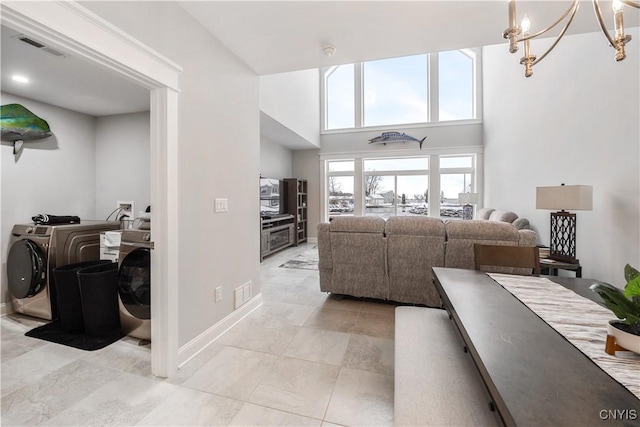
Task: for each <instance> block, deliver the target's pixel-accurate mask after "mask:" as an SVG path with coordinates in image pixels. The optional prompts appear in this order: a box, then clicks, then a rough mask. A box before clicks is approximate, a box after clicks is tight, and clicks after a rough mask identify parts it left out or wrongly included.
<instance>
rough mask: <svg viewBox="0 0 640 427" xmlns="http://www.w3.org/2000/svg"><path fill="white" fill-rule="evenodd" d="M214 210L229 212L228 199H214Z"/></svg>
mask: <svg viewBox="0 0 640 427" xmlns="http://www.w3.org/2000/svg"><path fill="white" fill-rule="evenodd" d="M215 211H216V212H229V200H228V199H215Z"/></svg>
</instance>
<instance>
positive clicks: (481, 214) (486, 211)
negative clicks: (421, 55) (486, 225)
mask: <svg viewBox="0 0 640 427" xmlns="http://www.w3.org/2000/svg"><path fill="white" fill-rule="evenodd" d="M493 211H495V209H491V208H482V209H479V210H478V212H476V219H489V216H490V215H491V213H492V212H493Z"/></svg>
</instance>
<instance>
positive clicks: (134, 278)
mask: <svg viewBox="0 0 640 427" xmlns="http://www.w3.org/2000/svg"><path fill="white" fill-rule="evenodd" d="M152 249H153V242H152V241H151V232H150V231H149V230H123V232H122V237H121V239H120V254H119V267H118V296H119V299H120V301H119V305H120V324H121V326H122V332H123V333H125V334H126V335H129V336H132V337H135V338H139V339H142V340H147V341H151V250H152Z"/></svg>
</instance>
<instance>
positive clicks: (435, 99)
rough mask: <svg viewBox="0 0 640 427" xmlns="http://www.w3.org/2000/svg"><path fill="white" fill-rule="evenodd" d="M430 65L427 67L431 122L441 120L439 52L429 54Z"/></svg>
mask: <svg viewBox="0 0 640 427" xmlns="http://www.w3.org/2000/svg"><path fill="white" fill-rule="evenodd" d="M427 57H428V61H429V66H428V67H427V74H428V75H427V79H428V85H429V92H428V93H429V119H428V121H430V122H439V121H440V105H439V96H440V95H439V93H440V84H439V82H438V54H437V53H430V54H429V55H427Z"/></svg>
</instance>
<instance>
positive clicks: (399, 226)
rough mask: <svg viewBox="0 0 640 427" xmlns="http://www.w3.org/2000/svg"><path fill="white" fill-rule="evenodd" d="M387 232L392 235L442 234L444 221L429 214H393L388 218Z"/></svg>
mask: <svg viewBox="0 0 640 427" xmlns="http://www.w3.org/2000/svg"><path fill="white" fill-rule="evenodd" d="M385 233H386V234H387V236H390V235H398V234H399V235H402V234H404V235H418V236H442V237H443V238H444V235H445V231H444V222H442V220H441V219H439V218H430V217H427V216H392V217H391V218H389V219H388V220H387V223H386V225H385Z"/></svg>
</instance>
